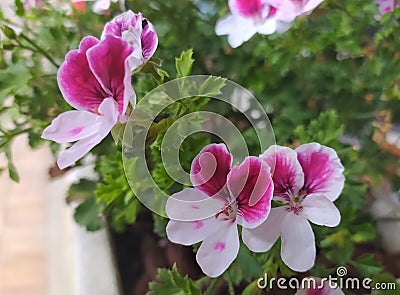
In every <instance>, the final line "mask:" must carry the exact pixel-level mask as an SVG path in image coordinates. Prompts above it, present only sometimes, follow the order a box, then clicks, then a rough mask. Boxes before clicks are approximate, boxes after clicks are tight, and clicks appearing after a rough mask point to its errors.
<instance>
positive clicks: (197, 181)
mask: <svg viewBox="0 0 400 295" xmlns="http://www.w3.org/2000/svg"><path fill="white" fill-rule="evenodd" d="M231 164H232V155H231V154H230V153H229V152H228V150H227V148H226V146H225V145H224V144H210V145H208V146H206V147H205V148H203V149H202V150H201V151H200V153H199V154H198V155H197V156H196V157H195V158H194V160H193V162H192V167H191V171H190V179H191V181H192V184H193V185H194V186H195V187H197V188H198V189H199V190H201V191H202V192H204V193H206V194H207V195H209V196H210V197H216V196H217V195H218V193H219V194H223V193H224V192H225V184H226V177H227V175H228V173H229V171H230V169H231ZM222 189H224V190H222Z"/></svg>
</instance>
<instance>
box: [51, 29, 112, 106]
mask: <svg viewBox="0 0 400 295" xmlns="http://www.w3.org/2000/svg"><path fill="white" fill-rule="evenodd" d="M98 43H99V40H97V39H96V38H95V37H92V36H88V37H85V38H83V39H82V41H81V43H80V45H79V49H77V50H71V51H70V52H68V54H67V55H66V57H65V61H64V63H63V64H62V65H61V67H60V69H59V71H58V73H57V81H58V85H59V87H60V90H61V93H62V95H63V97H64V99H65V100H66V101H67V102H68V103H69V104H70V105H71V106H73V107H74V108H76V109H78V110H87V111H89V112H93V109H95V108H96V107H98V106H99V105H100V103H101V102H102V100H103V99H104V98H106V97H107V96H108V95H107V93H105V92H104V90H103V89H102V87H101V85H100V83H99V81H98V80H97V79H96V77H95V76H94V75H93V72H92V71H91V69H90V67H89V63H88V60H87V51H88V50H90V49H91V48H93V47H94V46H96V45H97V44H98Z"/></svg>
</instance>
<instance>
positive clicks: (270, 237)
mask: <svg viewBox="0 0 400 295" xmlns="http://www.w3.org/2000/svg"><path fill="white" fill-rule="evenodd" d="M260 157H261V158H262V159H263V160H264V161H265V162H266V163H267V164H269V163H273V164H275V170H274V172H273V177H272V179H273V182H274V200H276V201H279V202H281V204H282V206H280V207H275V208H272V209H271V213H270V215H269V217H268V219H267V220H266V221H265V222H264V223H263V224H261V225H260V226H259V227H257V228H255V229H245V228H244V229H243V231H242V235H243V241H244V243H245V244H246V245H247V246H248V248H249V249H250V250H252V251H254V252H265V251H268V250H269V249H270V248H271V247H272V246H273V245H274V244H275V242H276V241H277V239H278V238H279V237H281V242H282V245H281V257H282V260H283V262H284V263H285V264H286V265H287V266H288V267H290V268H291V269H293V270H295V271H307V270H309V269H310V268H311V267H312V266H313V265H314V262H315V252H316V249H315V238H314V233H313V231H312V228H311V225H310V223H309V221H311V222H312V223H314V224H317V225H325V226H330V227H334V226H337V225H338V224H339V222H340V212H339V210H338V209H337V208H336V206H335V205H334V204H333V201H335V200H336V199H337V198H338V196H339V195H340V193H341V191H342V189H343V186H344V176H343V170H344V168H343V166H342V164H341V163H340V159H339V158H338V156H337V154H336V152H335V151H334V150H333V149H331V148H329V147H326V146H322V145H320V144H318V143H309V144H304V145H301V146H300V147H298V148H297V149H296V150H292V149H290V148H288V147H280V146H272V147H270V148H269V149H268V150H266V151H265V152H264V154H263V155H261V156H260Z"/></svg>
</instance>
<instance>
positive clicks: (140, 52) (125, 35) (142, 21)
mask: <svg viewBox="0 0 400 295" xmlns="http://www.w3.org/2000/svg"><path fill="white" fill-rule="evenodd" d="M107 35H113V36H115V37H118V38H122V39H123V40H125V41H126V42H127V43H128V44H129V45H131V46H132V48H133V52H132V54H131V56H130V57H129V64H130V67H131V68H132V69H135V68H138V67H140V66H142V65H143V64H144V63H145V62H147V61H148V60H149V59H150V58H151V57H152V56H153V54H154V52H155V51H156V49H157V45H158V37H157V33H156V29H155V28H154V26H153V24H152V23H151V22H149V21H148V20H147V19H146V18H144V17H143V15H142V14H141V13H138V14H135V13H134V12H132V11H131V10H129V11H127V12H124V13H122V14H120V15H119V16H117V17H115V18H114V19H113V20H112V21H110V22H108V23H107V24H106V25H105V27H104V30H103V33H102V36H101V38H102V39H104V38H105V37H106V36H107Z"/></svg>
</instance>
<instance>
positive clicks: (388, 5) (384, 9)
mask: <svg viewBox="0 0 400 295" xmlns="http://www.w3.org/2000/svg"><path fill="white" fill-rule="evenodd" d="M375 2H376V3H377V4H378V5H379V15H377V16H376V19H380V17H381V16H382V15H384V14H386V13H388V12H392V11H393V10H394V8H395V6H399V5H400V3H398V4H395V1H394V0H375Z"/></svg>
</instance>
